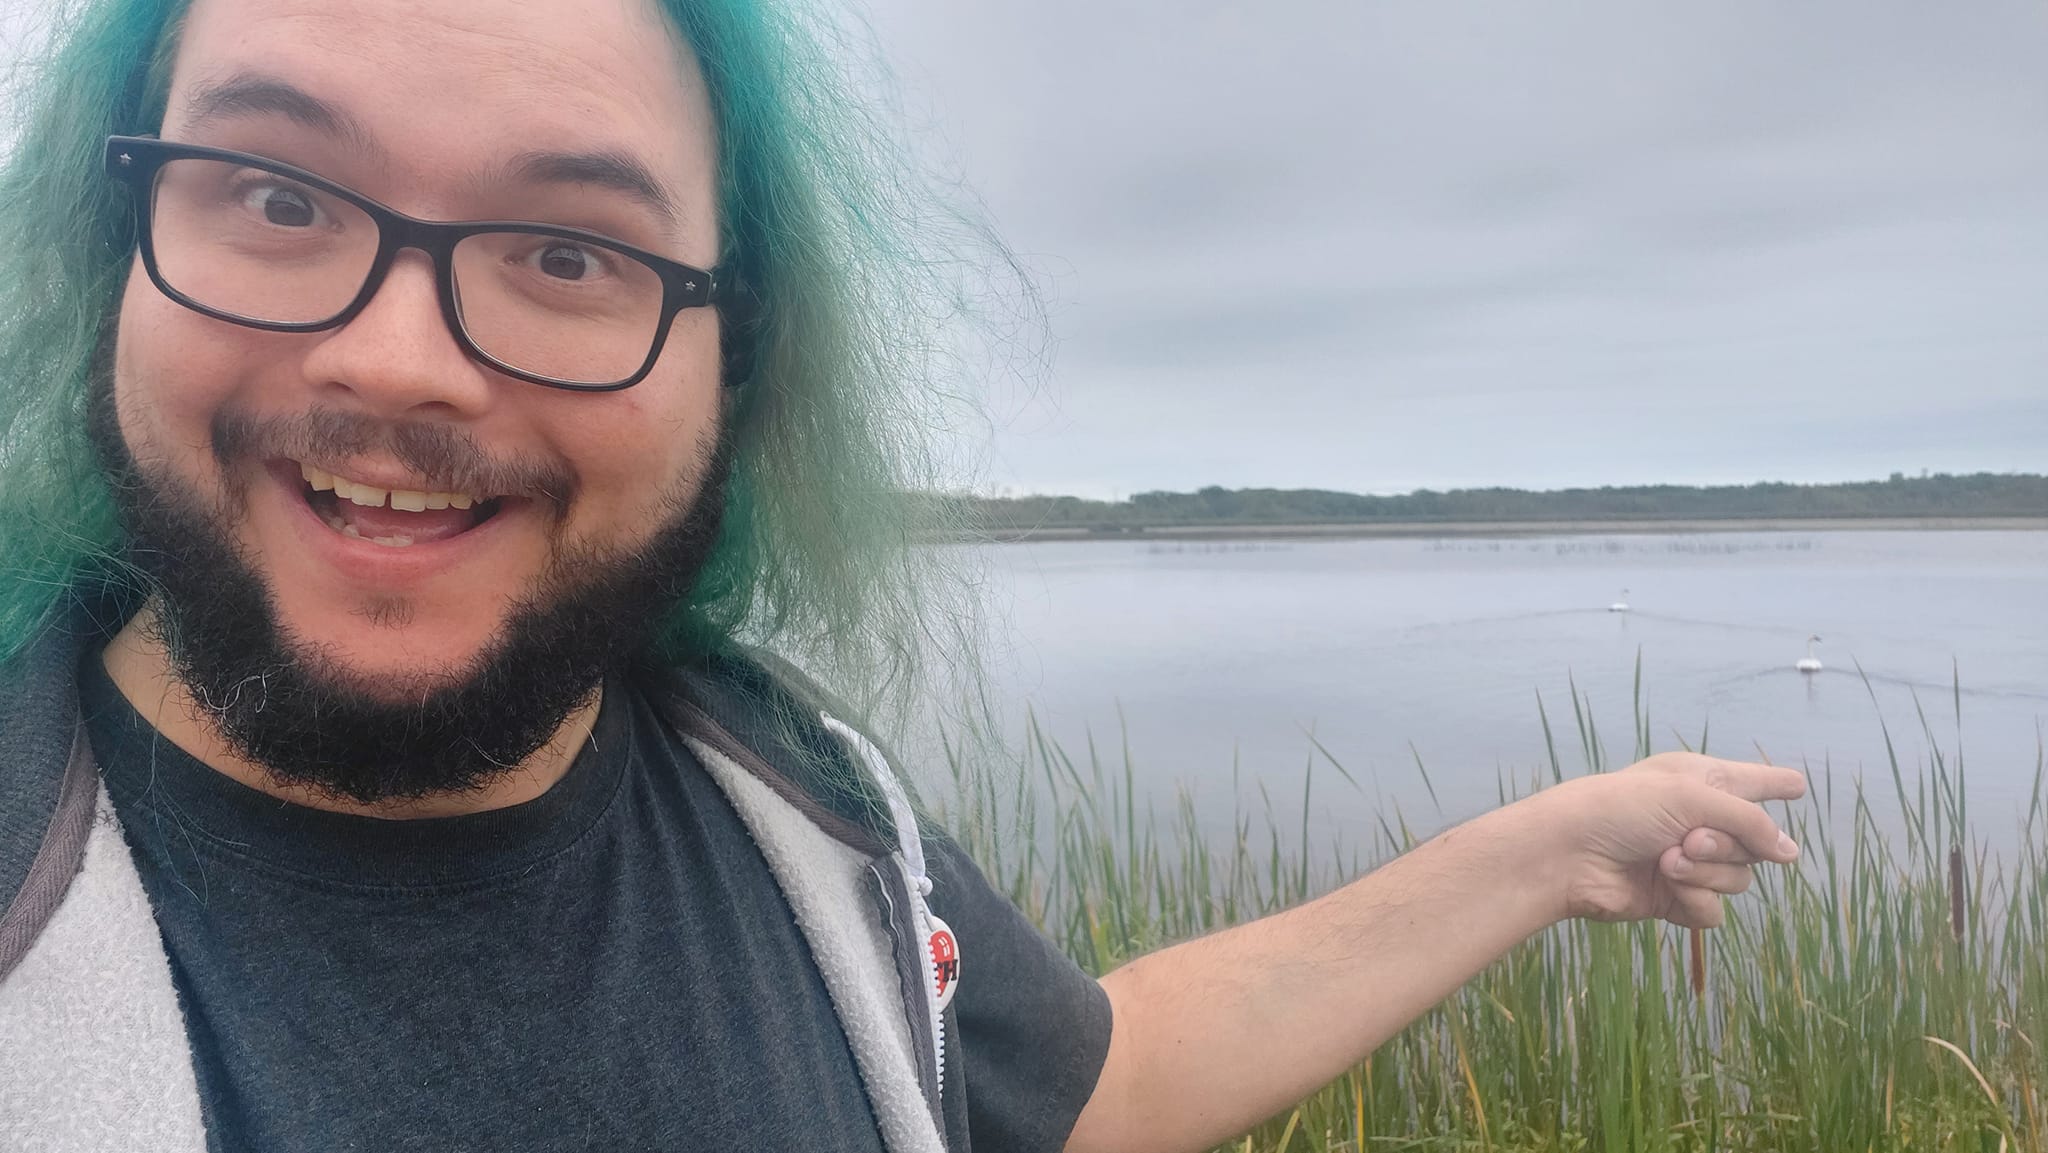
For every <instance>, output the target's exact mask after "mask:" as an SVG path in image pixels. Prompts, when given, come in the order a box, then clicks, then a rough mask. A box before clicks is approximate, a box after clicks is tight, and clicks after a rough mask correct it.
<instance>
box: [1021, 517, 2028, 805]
mask: <svg viewBox="0 0 2048 1153" xmlns="http://www.w3.org/2000/svg"><path fill="white" fill-rule="evenodd" d="M986 559H987V560H988V562H989V568H990V572H991V575H992V577H993V578H994V579H993V586H994V592H995V597H994V603H995V604H996V605H997V606H998V608H999V613H1006V614H1007V618H1006V619H1003V620H1002V621H1001V624H1002V626H1003V628H1002V630H1001V635H1002V636H1003V637H1004V638H1005V640H1006V642H1007V644H1006V645H1005V646H999V647H998V649H997V651H996V652H995V653H994V655H993V665H994V669H993V671H994V673H995V674H996V679H997V682H998V684H999V686H1000V687H1001V688H1002V689H1003V690H1004V691H1005V692H1006V693H1007V697H1006V699H1007V700H1009V701H1013V702H1016V703H1017V705H1018V707H1019V709H1020V710H1021V708H1023V707H1024V706H1026V705H1028V707H1030V708H1031V709H1032V710H1034V711H1035V712H1036V714H1037V716H1038V718H1039V721H1040V723H1041V724H1042V725H1044V726H1045V727H1046V728H1047V729H1048V730H1049V732H1050V733H1051V734H1052V735H1053V736H1055V737H1057V738H1058V739H1060V740H1061V741H1062V742H1063V743H1065V744H1066V745H1067V747H1068V748H1069V749H1070V751H1072V752H1073V753H1074V754H1075V755H1076V756H1077V757H1079V756H1080V755H1081V753H1082V751H1083V750H1084V749H1085V744H1086V740H1087V738H1088V737H1089V735H1090V734H1092V735H1093V736H1094V738H1095V740H1096V742H1097V744H1098V746H1099V747H1101V748H1103V749H1104V750H1105V752H1106V753H1107V754H1108V757H1109V759H1110V761H1111V763H1112V764H1114V765H1116V766H1118V767H1119V769H1120V767H1121V763H1122V762H1121V754H1120V752H1119V751H1118V746H1119V743H1120V742H1121V741H1122V740H1123V739H1124V736H1125V735H1126V734H1127V736H1128V740H1129V746H1130V749H1131V752H1132V757H1133V760H1134V762H1135V765H1136V774H1137V779H1138V784H1139V788H1140V790H1141V791H1142V792H1145V793H1147V794H1149V795H1150V796H1152V797H1153V798H1154V799H1155V800H1157V801H1159V802H1160V803H1161V805H1162V809H1165V808H1166V807H1167V806H1170V804H1171V802H1172V799H1173V795H1174V789H1175V787H1176V784H1177V783H1184V784H1186V785H1188V786H1189V787H1191V788H1192V789H1193V791H1194V793H1195V796H1196V799H1197V802H1198V806H1199V808H1200V810H1201V812H1202V813H1203V814H1204V816H1205V818H1206V819H1207V820H1208V821H1209V822H1210V823H1211V824H1212V827H1220V826H1218V825H1216V824H1215V822H1219V821H1221V820H1223V819H1225V818H1227V816H1228V813H1229V812H1230V808H1231V802H1232V797H1231V774H1232V762H1233V756H1234V755H1235V757H1236V758H1237V760H1238V762H1239V763H1240V765H1241V773H1242V785H1241V795H1242V796H1243V797H1245V798H1247V799H1248V800H1249V802H1250V803H1251V804H1252V805H1254V806H1256V805H1257V803H1258V801H1257V794H1256V791H1255V785H1256V783H1257V782H1258V781H1259V780H1261V779H1263V780H1264V781H1265V783H1266V784H1267V786H1268V788H1269V789H1270V790H1271V792H1272V794H1273V797H1274V801H1275V804H1276V807H1278V808H1279V809H1280V810H1281V812H1282V813H1283V814H1288V815H1287V816H1285V817H1284V818H1283V822H1284V821H1287V820H1298V819H1299V805H1300V788H1301V783H1302V778H1303V771H1304V768H1305V766H1306V764H1307V763H1308V760H1309V757H1310V752H1311V746H1310V743H1309V740H1308V738H1307V737H1306V736H1305V733H1307V732H1308V731H1309V730H1313V731H1314V733H1315V736H1316V738H1317V739H1318V740H1320V741H1321V742H1322V743H1323V744H1324V746H1326V747H1327V748H1328V749H1329V751H1330V752H1331V753H1332V754H1333V755H1334V756H1336V757H1337V758H1338V759H1339V760H1341V761H1342V762H1343V763H1344V764H1345V765H1346V767H1347V768H1349V769H1350V770H1351V772H1352V773H1353V775H1354V776H1356V777H1357V778H1358V780H1359V782H1360V785H1361V786H1362V788H1361V790H1358V791H1354V790H1352V789H1351V788H1350V787H1349V786H1346V785H1345V784H1344V783H1343V782H1342V780H1341V779H1339V778H1338V776H1337V775H1336V774H1335V773H1334V772H1332V771H1330V770H1329V769H1328V768H1327V767H1323V766H1319V767H1318V770H1317V777H1316V786H1315V788H1316V797H1317V801H1316V805H1315V808H1316V811H1317V813H1318V820H1319V823H1322V824H1325V825H1326V826H1328V827H1332V828H1348V829H1349V830H1350V833H1349V836H1350V838H1351V839H1360V838H1363V837H1364V836H1365V834H1366V833H1367V831H1368V829H1369V827H1370V826H1369V825H1368V824H1365V823H1362V822H1367V821H1369V820H1370V819H1371V815H1372V813H1373V811H1374V809H1375V808H1376V807H1377V806H1381V805H1388V804H1390V803H1392V802H1398V803H1399V804H1400V805H1401V806H1402V808H1403V810H1404V811H1405V812H1406V813H1407V814H1408V815H1409V817H1410V819H1411V822H1412V823H1414V824H1415V825H1416V826H1418V830H1420V829H1423V828H1435V827H1439V826H1441V825H1442V824H1443V823H1444V821H1445V820H1447V819H1449V820H1455V819H1461V818H1463V817H1466V816H1469V815H1472V814H1473V813H1476V812H1478V811H1480V810H1481V809H1484V808H1487V807H1490V806H1491V805H1492V804H1494V803H1495V796H1496V782H1497V780H1498V778H1499V776H1500V774H1502V773H1507V774H1509V775H1511V776H1513V777H1515V778H1518V779H1521V780H1528V779H1530V777H1531V775H1532V774H1533V773H1537V772H1542V773H1544V774H1546V775H1547V772H1548V770H1547V765H1548V756H1547V754H1546V753H1545V750H1544V742H1543V732H1542V728H1541V725H1540V722H1539V716H1538V709H1537V696H1538V694H1539V693H1540V694H1541V696H1542V700H1543V702H1544V703H1545V705H1546V706H1547V707H1548V711H1549V715H1550V720H1551V724H1552V726H1553V729H1554V730H1555V732H1556V736H1557V743H1558V751H1559V754H1560V756H1561V758H1562V759H1563V761H1564V765H1565V770H1566V772H1567V773H1571V772H1575V771H1579V770H1581V769H1582V768H1583V765H1584V761H1583V757H1582V756H1581V754H1580V752H1579V739H1578V734H1577V729H1576V727H1575V723H1574V721H1573V719H1572V712H1571V689H1570V687H1569V686H1570V685H1571V684H1572V683H1574V682H1575V683H1576V684H1577V686H1578V688H1579V690H1580V691H1581V692H1582V693H1583V694H1585V695H1586V696H1587V697H1590V699H1591V702H1592V707H1593V715H1594V717H1595V719H1596V721H1597V724H1598V726H1599V731H1600V733H1601V736H1602V738H1603V739H1604V743H1605V744H1606V747H1607V749H1608V751H1609V753H1610V754H1611V756H1612V759H1613V762H1614V763H1615V764H1622V763H1626V761H1627V760H1628V759H1629V756H1628V754H1629V752H1630V751H1631V748H1632V743H1633V726H1632V720H1631V704H1632V696H1633V683H1634V676H1635V669H1636V661H1637V657H1638V654H1640V656H1641V661H1642V667H1643V684H1644V699H1645V703H1646V705H1647V707H1648V710H1649V713H1650V718H1651V723H1652V731H1653V734H1654V739H1655V742H1656V746H1657V747H1658V748H1660V749H1664V748H1676V747H1678V736H1679V735H1682V736H1683V738H1684V740H1685V741H1686V742H1688V743H1690V744H1693V745H1694V746H1695V747H1697V745H1698V743H1699V739H1700V737H1701V734H1702V730H1703V729H1704V730H1706V731H1707V735H1708V740H1709V745H1710V751H1713V752H1717V753H1721V754H1723V755H1730V756H1737V755H1740V756H1743V757H1755V756H1756V755H1757V754H1758V750H1761V752H1762V754H1763V755H1765V756H1768V758H1769V759H1771V760H1772V761H1774V762H1776V763H1779V764H1791V765H1799V764H1802V763H1804V764H1808V765H1811V766H1812V767H1813V768H1814V769H1815V770H1816V771H1817V772H1818V771H1820V770H1822V768H1823V766H1831V767H1832V771H1833V773H1834V774H1835V776H1836V781H1837V788H1838V790H1842V789H1845V788H1846V786H1847V784H1848V782H1849V780H1850V778H1851V777H1853V775H1854V774H1856V773H1857V772H1859V771H1860V772H1861V773H1863V774H1864V776H1865V779H1866V781H1867V783H1868V784H1870V785H1871V786H1873V788H1874V790H1875V791H1876V792H1877V793H1878V794H1879V795H1878V796H1877V802H1878V803H1877V806H1876V807H1877V808H1878V809H1879V811H1880V813H1882V814H1893V815H1895V813H1896V809H1897V805H1896V802H1894V801H1892V800H1891V793H1892V786H1891V781H1890V774H1889V770H1888V768H1887V767H1886V766H1887V762H1886V758H1885V746H1884V737H1883V733H1882V731H1881V730H1880V727H1879V718H1880V716H1882V717H1883V719H1884V720H1885V721H1886V722H1888V723H1889V724H1890V726H1891V729H1892V736H1893V738H1894V740H1895V741H1896V742H1897V744H1898V748H1899V754H1900V759H1901V761H1902V762H1903V764H1904V766H1905V768H1906V769H1907V771H1908V774H1909V776H1910V774H1911V773H1912V772H1913V771H1915V770H1916V769H1917V768H1918V767H1919V766H1920V765H1922V764H1925V763H1927V761H1928V757H1929V744H1928V741H1927V740H1926V738H1925V737H1924V736H1923V734H1922V731H1921V727H1920V723H1919V721H1918V720H1917V717H1916V713H1915V700H1916V698H1917V700H1918V702H1919V704H1920V705H1922V706H1924V707H1925V709H1926V712H1927V716H1928V718H1929V720H1930V722H1931V723H1932V726H1933V730H1934V733H1935V736H1936V738H1937V740H1938V743H1939V746H1940V748H1941V749H1942V751H1943V753H1944V755H1947V756H1951V757H1952V756H1953V755H1954V752H1955V750H1956V748H1957V744H1958V740H1957V738H1958V732H1957V724H1956V709H1955V700H1954V696H1953V694H1952V691H1951V685H1952V683H1953V678H1954V677H1955V676H1957V675H1959V676H1960V682H1961V686H1962V693H1961V702H1962V724H1961V733H1960V747H1961V749H1962V751H1963V753H1964V758H1965V760H1964V763H1965V765H1966V768H1967V770H1968V777H1969V792H1970V797H1971V802H1970V803H1971V808H1972V813H1973V823H1974V824H1976V825H1977V826H1978V827H1979V828H1980V830H1981V831H1982V832H1983V833H1985V834H1986V835H1987V837H1989V838H1990V839H1992V840H1993V841H1994V842H1996V841H2009V840H2010V838H2011V835H2012V829H2013V826H2014V823H2015V815H2014V807H2015V806H2020V805H2024V803H2025V798H2026V796H2027V794H2028V789H2029V787H2030V785H2031V783H2032V780H2033V775H2034V770H2035V765H2036V760H2037V752H2038V749H2039V747H2040V746H2039V740H2040V733H2041V728H2042V720H2043V718H2044V716H2048V643H2044V641H2048V532H1931V531H1929V532H1806V533H1754V534H1726V535H1722V534H1707V535H1686V536H1641V535H1609V536H1569V537H1543V538H1519V539H1499V540H1471V539H1440V540H1429V539H1402V540H1384V539H1382V540H1343V541H1310V542H1287V543H1276V542H1257V543H1220V542H1200V543H1178V542H1150V543H1148V542H1123V541H1118V542H1095V541H1086V542H1063V543H1039V544H1021V545H1008V546H999V547H992V548H991V549H990V550H989V555H988V557H987V558H986ZM1624 589H1626V590H1628V591H1627V600H1628V603H1629V604H1630V605H1631V607H1632V611H1630V612H1627V613H1615V612H1610V611H1608V608H1607V606H1608V605H1609V604H1610V603H1611V602H1613V601H1616V600H1617V599H1619V598H1620V597H1621V596H1622V590H1624ZM1810 634H1818V635H1820V636H1821V637H1822V638H1823V643H1822V644H1821V645H1820V646H1819V648H1818V655H1819V656H1820V658H1821V659H1822V661H1823V662H1824V663H1825V666H1826V667H1825V669H1824V671H1822V672H1821V673H1819V674H1817V675H1811V676H1809V675H1806V674H1802V673H1800V672H1798V671H1796V670H1795V669H1794V667H1793V666H1794V662H1795V661H1797V660H1798V659H1799V658H1800V657H1801V656H1804V655H1805V652H1806V638H1807V637H1808V636H1809V635H1810ZM1859 665H1860V667H1861V670H1862V673H1861V674H1859V672H1858V666H1859ZM1864 674H1867V677H1868V687H1866V681H1865V676H1864ZM1873 691H1874V693H1875V697H1876V700H1875V702H1873V700H1872V694H1873ZM1411 747H1412V751H1411ZM1418 755H1419V756H1420V757H1421V759H1422V761H1423V762H1424V763H1425V764H1426V765H1427V766H1428V768H1429V772H1430V776H1431V778H1432V779H1433V781H1434V783H1435V786H1436V790H1437V792H1438V795H1439V796H1440V797H1441V799H1442V804H1443V810H1444V816H1443V817H1438V816H1437V815H1436V810H1435V808H1434V806H1433V805H1432V804H1431V802H1430V801H1429V799H1428V797H1427V795H1426V794H1425V792H1424V791H1423V788H1422V784H1421V780H1420V777H1419V774H1418V773H1417V771H1416V769H1415V758H1416V756H1418Z"/></svg>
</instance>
